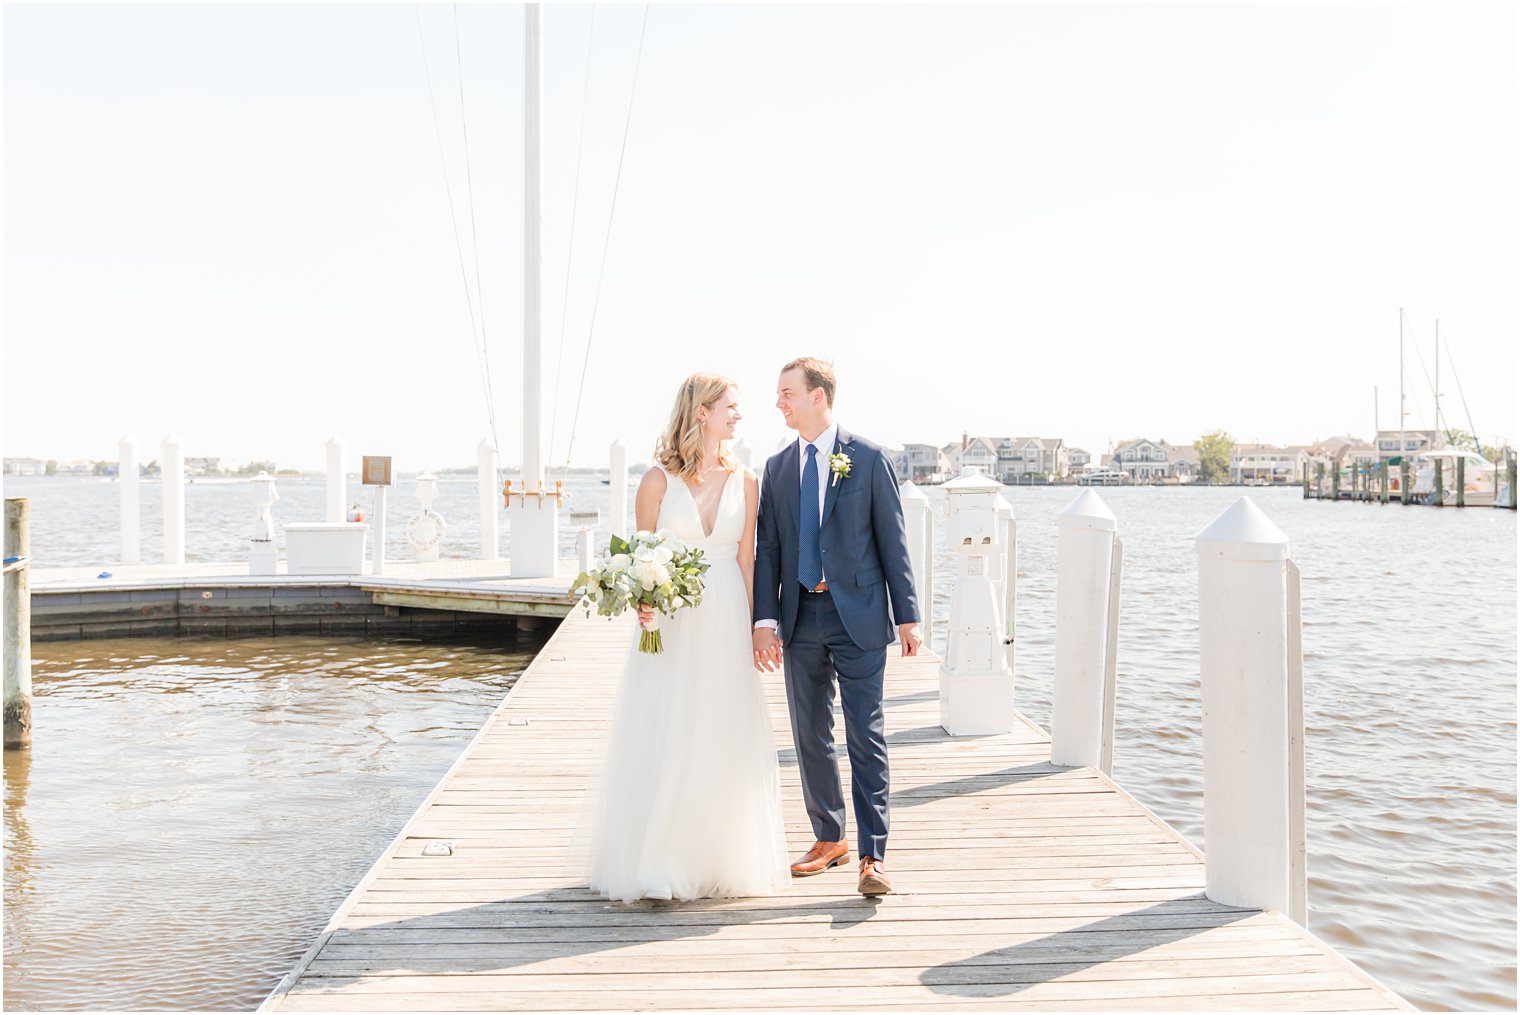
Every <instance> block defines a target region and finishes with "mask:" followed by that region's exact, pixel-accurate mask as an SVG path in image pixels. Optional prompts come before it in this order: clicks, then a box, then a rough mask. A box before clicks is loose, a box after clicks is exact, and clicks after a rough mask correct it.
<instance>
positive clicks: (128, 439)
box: [116, 434, 137, 447]
mask: <svg viewBox="0 0 1520 1015" xmlns="http://www.w3.org/2000/svg"><path fill="white" fill-rule="evenodd" d="M116 443H117V444H118V445H120V444H130V445H132V446H133V447H136V446H137V438H136V437H133V436H132V435H131V434H123V435H122V438H121V440H119V441H117V442H116Z"/></svg>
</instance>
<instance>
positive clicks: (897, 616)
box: [755, 427, 919, 860]
mask: <svg viewBox="0 0 1520 1015" xmlns="http://www.w3.org/2000/svg"><path fill="white" fill-rule="evenodd" d="M834 450H835V452H843V453H844V454H846V455H849V457H850V474H849V476H848V477H846V478H844V479H841V480H839V482H838V483H835V482H834V481H833V476H832V474H831V473H830V472H829V470H828V461H827V459H824V460H823V461H821V462H819V463H818V464H819V469H820V479H821V481H822V482H823V483H824V484H825V490H824V506H823V521H822V523H821V527H820V529H819V533H818V537H819V540H818V541H819V549H820V552H821V555H822V558H823V567H824V572H825V574H826V576H827V579H828V586H829V591H827V592H823V593H810V592H808V591H807V590H805V589H804V588H803V587H802V584H801V583H800V582H799V581H798V580H797V571H798V561H799V553H800V549H799V544H798V529H799V526H800V524H801V520H802V511H804V510H813V511H816V510H817V505H816V501H814V502H813V503H812V504H804V503H803V498H802V495H801V483H800V481H799V478H798V477H799V472H800V471H801V470H800V467H799V458H798V455H799V452H798V446H797V442H796V441H793V442H792V443H791V444H789V445H788V446H787V447H786V448H784V449H783V450H781V451H779V452H777V453H776V454H774V455H772V456H771V457H770V459H769V460H768V461H767V462H766V463H765V472H764V479H763V482H762V484H761V489H760V510H759V516H758V518H757V520H756V526H755V619H756V620H776V621H779V624H780V628H781V630H780V635H781V641H782V658H783V661H784V669H785V673H786V698H787V706H788V709H789V711H790V714H791V721H792V741H793V743H794V744H795V745H796V748H797V765H798V768H799V769H800V772H801V776H802V795H803V799H804V801H805V802H806V804H807V811H808V818H809V819H810V820H811V822H812V825H813V832H814V835H815V836H816V837H817V838H818V839H821V840H824V841H827V842H838V841H840V840H841V839H843V838H844V837H845V836H844V796H843V793H842V791H841V788H840V784H839V762H838V760H837V758H836V756H835V753H834V684H835V680H836V679H837V681H838V684H839V697H840V703H841V706H842V708H843V711H844V721H845V739H846V744H847V747H848V749H849V754H850V769H851V776H852V777H851V783H852V785H851V789H852V793H851V796H852V800H853V803H854V807H855V823H856V831H857V835H858V838H857V840H856V841H857V845H858V848H859V852H860V855H862V856H871V857H875V858H876V859H878V860H881V859H885V857H884V855H883V854H884V853H885V852H886V845H887V795H888V783H889V778H888V770H887V741H886V731H885V727H884V721H883V706H882V699H883V695H884V675H885V672H886V665H887V646H888V645H890V644H892V642H894V641H896V640H897V625H898V624H912V623H917V622H918V620H919V608H918V600H917V596H916V594H915V592H914V588H913V568H912V564H911V563H910V562H909V558H908V542H907V537H906V534H905V532H904V528H903V510H902V499H901V496H900V495H899V493H898V489H897V473H896V471H895V470H894V469H893V468H892V463H891V462H890V461H889V460H888V459H887V457H886V456H885V455H883V454H882V452H881V448H880V447H878V446H877V445H876V444H874V443H872V442H871V441H868V440H865V439H864V438H861V437H856V436H855V435H853V434H851V433H849V432H848V431H847V430H845V429H844V427H840V428H839V430H838V435H837V437H836V438H835V447H834Z"/></svg>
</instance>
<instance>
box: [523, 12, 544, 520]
mask: <svg viewBox="0 0 1520 1015" xmlns="http://www.w3.org/2000/svg"><path fill="white" fill-rule="evenodd" d="M541 24H542V22H541V13H540V10H539V5H538V4H527V5H526V20H525V22H524V26H523V28H524V33H523V34H524V38H523V402H522V420H523V452H522V455H523V457H522V478H523V489H524V490H525V491H526V492H528V493H535V492H537V491H539V490H541V489H543V482H544V473H543V461H542V455H541V439H540V434H539V423H540V417H541V416H542V414H543V406H542V404H541V403H542V401H543V378H542V376H541V375H542V372H543V350H542V340H543V335H542V331H543V327H542V323H543V307H542V297H543V250H542V247H543V243H542V230H543V156H542V144H543V35H542V29H541Z"/></svg>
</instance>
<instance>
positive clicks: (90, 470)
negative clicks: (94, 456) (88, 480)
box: [58, 458, 95, 476]
mask: <svg viewBox="0 0 1520 1015" xmlns="http://www.w3.org/2000/svg"><path fill="white" fill-rule="evenodd" d="M58 475H60V476H93V475H95V463H94V462H87V461H85V460H84V459H82V458H76V459H74V460H73V461H71V462H59V463H58Z"/></svg>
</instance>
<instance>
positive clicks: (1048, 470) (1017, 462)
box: [997, 437, 1070, 483]
mask: <svg viewBox="0 0 1520 1015" xmlns="http://www.w3.org/2000/svg"><path fill="white" fill-rule="evenodd" d="M997 452H998V472H997V478H998V479H999V480H1000V481H1002V482H1004V483H1018V482H1020V481H1022V480H1023V479H1025V477H1031V476H1039V477H1041V478H1042V479H1043V478H1044V477H1046V476H1052V477H1054V478H1056V479H1062V478H1064V477H1065V476H1066V473H1067V470H1068V468H1069V467H1070V465H1069V462H1068V461H1067V457H1066V442H1065V441H1064V440H1062V439H1061V438H1059V437H1004V438H1002V439H1001V440H999V441H998V442H997Z"/></svg>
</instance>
